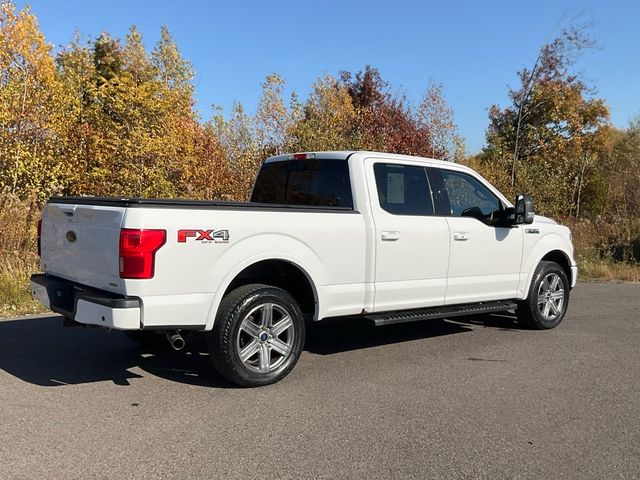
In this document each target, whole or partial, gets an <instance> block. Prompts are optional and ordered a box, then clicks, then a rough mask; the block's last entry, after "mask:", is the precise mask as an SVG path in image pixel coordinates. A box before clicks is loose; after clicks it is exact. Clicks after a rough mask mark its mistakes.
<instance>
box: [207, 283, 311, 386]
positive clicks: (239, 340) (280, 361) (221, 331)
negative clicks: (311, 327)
mask: <svg viewBox="0 0 640 480" xmlns="http://www.w3.org/2000/svg"><path fill="white" fill-rule="evenodd" d="M269 310H270V311H271V313H270V314H267V313H263V312H266V311H269ZM263 317H264V318H263ZM286 317H289V318H290V319H291V321H290V322H289V321H288V320H287V321H286V322H285V323H286V324H287V325H289V323H290V324H291V325H290V326H288V327H287V329H286V330H283V331H282V332H280V333H277V332H278V330H279V329H281V328H284V327H283V325H284V324H285V323H283V324H279V323H278V322H281V321H283V320H285V319H286ZM266 318H270V319H272V320H273V322H272V323H271V322H268V324H271V327H269V326H268V324H267V325H265V324H264V322H263V321H264V320H265V319H266ZM250 324H253V325H252V326H251V328H250V330H252V333H249V331H248V330H247V327H248V326H249V325H250ZM278 325H280V327H278ZM254 328H257V329H258V330H256V331H255V332H253V329H254ZM304 337H305V322H304V318H303V316H302V312H301V310H300V307H299V306H298V303H297V302H296V301H295V299H294V298H293V297H292V296H291V295H290V294H289V293H287V292H286V291H284V290H282V289H280V288H276V287H271V286H268V285H261V284H252V285H245V286H242V287H239V288H237V289H235V290H233V291H232V292H230V293H229V294H227V296H225V297H224V298H223V299H222V302H221V303H220V307H219V308H218V312H217V315H216V319H215V323H214V325H213V330H212V331H211V332H209V333H208V335H207V347H208V350H209V358H210V360H211V362H212V364H213V367H214V368H215V369H216V370H217V371H218V373H220V375H222V376H223V377H225V378H226V379H228V380H230V381H232V382H233V383H236V384H238V385H241V386H244V387H258V386H262V385H269V384H271V383H275V382H277V381H279V380H282V379H283V378H284V377H286V376H287V375H288V374H289V372H290V371H291V370H292V369H293V367H294V366H295V364H296V363H297V362H298V359H299V358H300V354H301V353H302V348H303V346H304ZM272 342H273V343H272ZM276 342H278V343H276ZM283 345H284V346H285V347H286V352H287V353H286V354H284V353H281V351H283V350H285V349H284V348H283ZM276 346H277V348H276ZM255 348H257V350H256V351H255V353H253V354H252V355H251V356H248V357H247V358H245V359H244V361H243V359H241V358H240V352H241V351H244V352H245V353H247V352H251V351H253V349H255ZM247 354H248V353H247ZM263 355H264V357H263ZM263 359H264V361H263ZM263 367H264V368H263Z"/></svg>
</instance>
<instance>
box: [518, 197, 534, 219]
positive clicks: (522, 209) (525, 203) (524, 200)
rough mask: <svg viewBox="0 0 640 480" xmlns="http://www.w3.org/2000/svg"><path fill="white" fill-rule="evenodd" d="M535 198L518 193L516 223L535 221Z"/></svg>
mask: <svg viewBox="0 0 640 480" xmlns="http://www.w3.org/2000/svg"><path fill="white" fill-rule="evenodd" d="M534 217H535V213H534V212H533V200H532V199H531V197H530V196H529V195H516V201H515V218H514V224H516V225H518V224H521V223H525V224H529V223H533V218H534Z"/></svg>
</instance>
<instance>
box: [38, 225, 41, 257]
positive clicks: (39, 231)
mask: <svg viewBox="0 0 640 480" xmlns="http://www.w3.org/2000/svg"><path fill="white" fill-rule="evenodd" d="M40 237H42V219H40V220H38V227H37V238H38V256H39V257H40V256H41V252H42V241H41V240H40Z"/></svg>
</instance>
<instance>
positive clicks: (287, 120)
mask: <svg viewBox="0 0 640 480" xmlns="http://www.w3.org/2000/svg"><path fill="white" fill-rule="evenodd" d="M0 25H1V30H0V126H1V130H0V169H1V173H0V188H5V189H8V191H10V192H11V193H14V194H17V195H18V196H20V197H21V198H30V197H36V198H37V199H38V200H39V201H40V202H41V201H43V200H44V199H46V198H47V197H48V196H50V195H52V194H70V195H116V196H163V197H164V196H166V197H176V196H181V197H194V198H203V197H204V198H230V199H243V198H245V197H246V194H247V191H248V189H249V187H250V184H251V181H252V179H253V176H254V173H255V170H256V168H257V167H258V166H259V164H260V161H261V160H262V159H263V158H264V157H265V156H267V155H270V154H275V153H280V152H283V151H292V150H295V151H300V150H330V149H370V150H386V151H396V152H405V153H412V154H416V155H424V156H436V157H444V158H451V159H453V158H454V157H455V156H456V155H458V157H461V155H462V152H463V147H462V145H461V140H460V138H459V137H458V135H457V134H456V128H455V125H454V123H453V115H452V112H451V109H450V108H449V107H448V106H447V104H446V103H445V101H444V99H443V97H442V94H441V87H440V86H439V85H430V86H429V87H428V88H427V90H426V92H425V95H424V98H423V99H422V101H421V102H420V103H419V105H418V106H417V107H415V108H414V107H413V106H412V105H411V104H410V102H409V101H408V100H407V99H406V98H405V97H403V96H401V95H395V94H392V93H391V92H390V89H389V87H388V85H387V84H386V83H385V82H384V81H383V80H382V78H381V77H380V75H379V73H378V72H377V71H376V70H375V69H373V68H369V67H367V68H366V70H364V71H363V72H359V73H357V74H355V75H352V74H350V73H348V72H341V73H340V75H339V76H338V77H332V76H326V77H323V78H320V79H318V80H317V81H316V82H315V84H314V85H313V88H312V91H311V94H310V95H309V97H308V98H307V99H306V100H305V101H304V102H300V101H299V100H298V97H297V96H296V95H295V94H294V95H292V96H291V98H290V99H287V100H286V101H285V99H284V98H283V90H284V87H285V82H284V80H283V79H282V78H281V77H280V76H278V75H276V74H273V75H269V76H268V77H267V78H266V79H265V81H264V83H263V85H262V90H263V91H262V97H261V99H260V101H259V104H258V107H257V111H256V113H255V115H249V114H248V113H247V112H246V110H245V109H244V107H243V106H242V105H240V104H236V105H235V106H234V107H233V111H232V112H230V115H228V116H226V117H225V116H224V115H223V114H222V112H220V111H219V110H217V111H215V112H214V113H215V114H214V115H213V116H212V117H211V119H209V120H207V121H202V120H201V119H200V118H199V116H198V114H197V113H196V110H195V100H194V88H193V84H192V82H191V80H192V78H193V74H194V73H193V69H192V66H191V65H190V63H189V62H188V61H187V60H186V59H184V58H183V57H182V56H181V54H180V52H179V50H178V48H177V46H176V44H175V41H174V40H173V38H172V37H171V35H170V33H169V31H168V30H167V28H166V27H163V28H162V29H161V32H160V33H161V35H160V40H159V41H158V42H157V43H156V45H155V46H154V47H153V48H152V49H151V51H147V50H146V49H145V47H144V44H143V39H142V36H141V34H140V32H139V31H138V30H137V29H136V28H135V27H131V29H130V30H129V33H128V34H127V35H126V37H125V38H124V39H123V40H120V39H116V38H112V37H111V36H110V35H109V34H108V33H103V34H101V35H100V36H99V37H97V38H95V39H90V40H88V41H85V42H83V41H81V39H80V38H79V37H76V38H75V39H74V40H73V41H72V42H71V43H70V44H69V45H67V46H66V47H64V48H63V49H61V50H60V51H58V52H56V53H54V52H52V49H51V47H50V46H49V45H48V44H47V43H46V40H45V38H44V36H43V35H42V33H41V32H40V31H39V30H38V24H37V20H36V18H35V17H34V15H33V14H31V13H30V12H29V10H28V9H25V10H23V11H17V10H16V8H15V5H14V4H13V3H11V2H7V1H4V0H3V1H2V13H1V17H0Z"/></svg>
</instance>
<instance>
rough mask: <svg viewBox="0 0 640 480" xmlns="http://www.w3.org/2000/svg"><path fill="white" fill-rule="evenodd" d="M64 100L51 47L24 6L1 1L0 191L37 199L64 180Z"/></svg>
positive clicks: (61, 184)
mask: <svg viewBox="0 0 640 480" xmlns="http://www.w3.org/2000/svg"><path fill="white" fill-rule="evenodd" d="M63 102H64V98H63V91H62V89H61V86H60V83H59V82H58V80H57V77H56V71H55V64H54V61H53V58H52V56H51V48H50V46H49V45H48V44H47V43H46V41H45V39H44V36H43V35H42V33H41V32H40V30H39V28H38V22H37V20H36V18H35V16H34V15H33V14H32V13H31V12H30V10H29V8H28V7H27V8H25V9H24V10H22V11H20V12H17V11H16V8H15V5H14V4H13V3H11V2H7V1H5V0H2V1H1V2H0V190H2V189H5V188H6V189H8V190H9V191H10V192H13V193H15V194H18V195H19V196H21V197H22V198H27V197H31V196H34V195H35V196H37V197H38V199H39V200H40V201H42V200H43V199H45V198H47V197H48V196H49V195H51V194H52V193H54V192H56V191H59V190H60V189H61V188H62V187H63V186H64V185H65V183H66V175H67V168H66V165H65V164H64V162H63V159H62V158H61V156H60V153H61V152H60V149H61V139H64V138H65V137H66V131H65V119H64V116H63V115H62V114H61V111H60V109H59V108H58V107H59V105H60V104H61V103H63Z"/></svg>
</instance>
